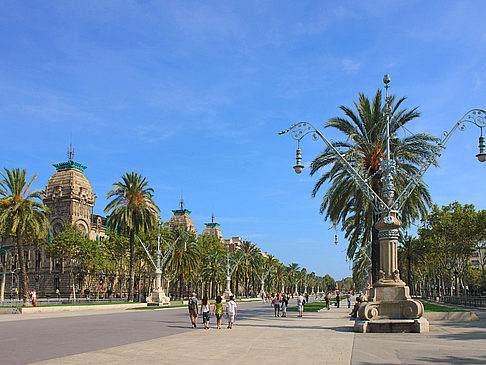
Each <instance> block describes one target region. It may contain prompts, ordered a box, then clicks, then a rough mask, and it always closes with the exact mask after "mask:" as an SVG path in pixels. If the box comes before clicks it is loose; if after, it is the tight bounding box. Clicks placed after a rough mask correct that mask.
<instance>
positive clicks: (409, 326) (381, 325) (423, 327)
mask: <svg viewBox="0 0 486 365" xmlns="http://www.w3.org/2000/svg"><path fill="white" fill-rule="evenodd" d="M354 332H361V333H366V332H377V333H380V332H381V333H396V332H416V333H422V332H429V322H428V321H427V320H426V319H425V318H424V317H422V318H418V319H377V320H373V321H364V320H361V319H357V320H356V322H354Z"/></svg>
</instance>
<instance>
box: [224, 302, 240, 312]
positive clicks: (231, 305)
mask: <svg viewBox="0 0 486 365" xmlns="http://www.w3.org/2000/svg"><path fill="white" fill-rule="evenodd" d="M236 307H238V306H237V305H236V302H235V301H234V300H230V301H229V302H228V303H226V308H227V309H228V314H235V308H236Z"/></svg>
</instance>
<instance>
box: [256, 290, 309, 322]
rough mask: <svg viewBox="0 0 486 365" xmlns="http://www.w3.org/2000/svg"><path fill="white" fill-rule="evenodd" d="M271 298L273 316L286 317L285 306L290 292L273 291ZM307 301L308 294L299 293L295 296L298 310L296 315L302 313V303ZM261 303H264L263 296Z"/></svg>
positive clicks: (301, 314) (287, 304) (286, 306)
mask: <svg viewBox="0 0 486 365" xmlns="http://www.w3.org/2000/svg"><path fill="white" fill-rule="evenodd" d="M271 297H272V300H271V306H272V307H273V309H274V315H275V317H287V308H288V306H289V299H290V298H291V295H290V294H285V293H273V294H272V296H271ZM308 301H309V294H307V293H306V294H305V296H304V294H302V293H299V295H298V296H297V310H298V312H299V315H298V317H302V316H303V315H304V304H305V303H307V302H308ZM263 303H265V298H263Z"/></svg>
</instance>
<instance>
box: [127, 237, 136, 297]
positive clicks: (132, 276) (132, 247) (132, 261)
mask: <svg viewBox="0 0 486 365" xmlns="http://www.w3.org/2000/svg"><path fill="white" fill-rule="evenodd" d="M134 284H135V232H134V230H133V229H130V279H129V280H128V301H129V302H133V292H134Z"/></svg>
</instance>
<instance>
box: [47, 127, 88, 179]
mask: <svg viewBox="0 0 486 365" xmlns="http://www.w3.org/2000/svg"><path fill="white" fill-rule="evenodd" d="M67 158H68V160H67V161H66V162H60V163H53V164H52V166H54V167H55V168H56V170H57V171H61V170H67V169H78V170H79V171H81V172H83V171H84V170H85V169H86V166H84V165H81V164H80V163H78V162H75V161H74V160H73V158H74V147H73V137H72V135H71V137H70V140H69V147H68V150H67Z"/></svg>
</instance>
